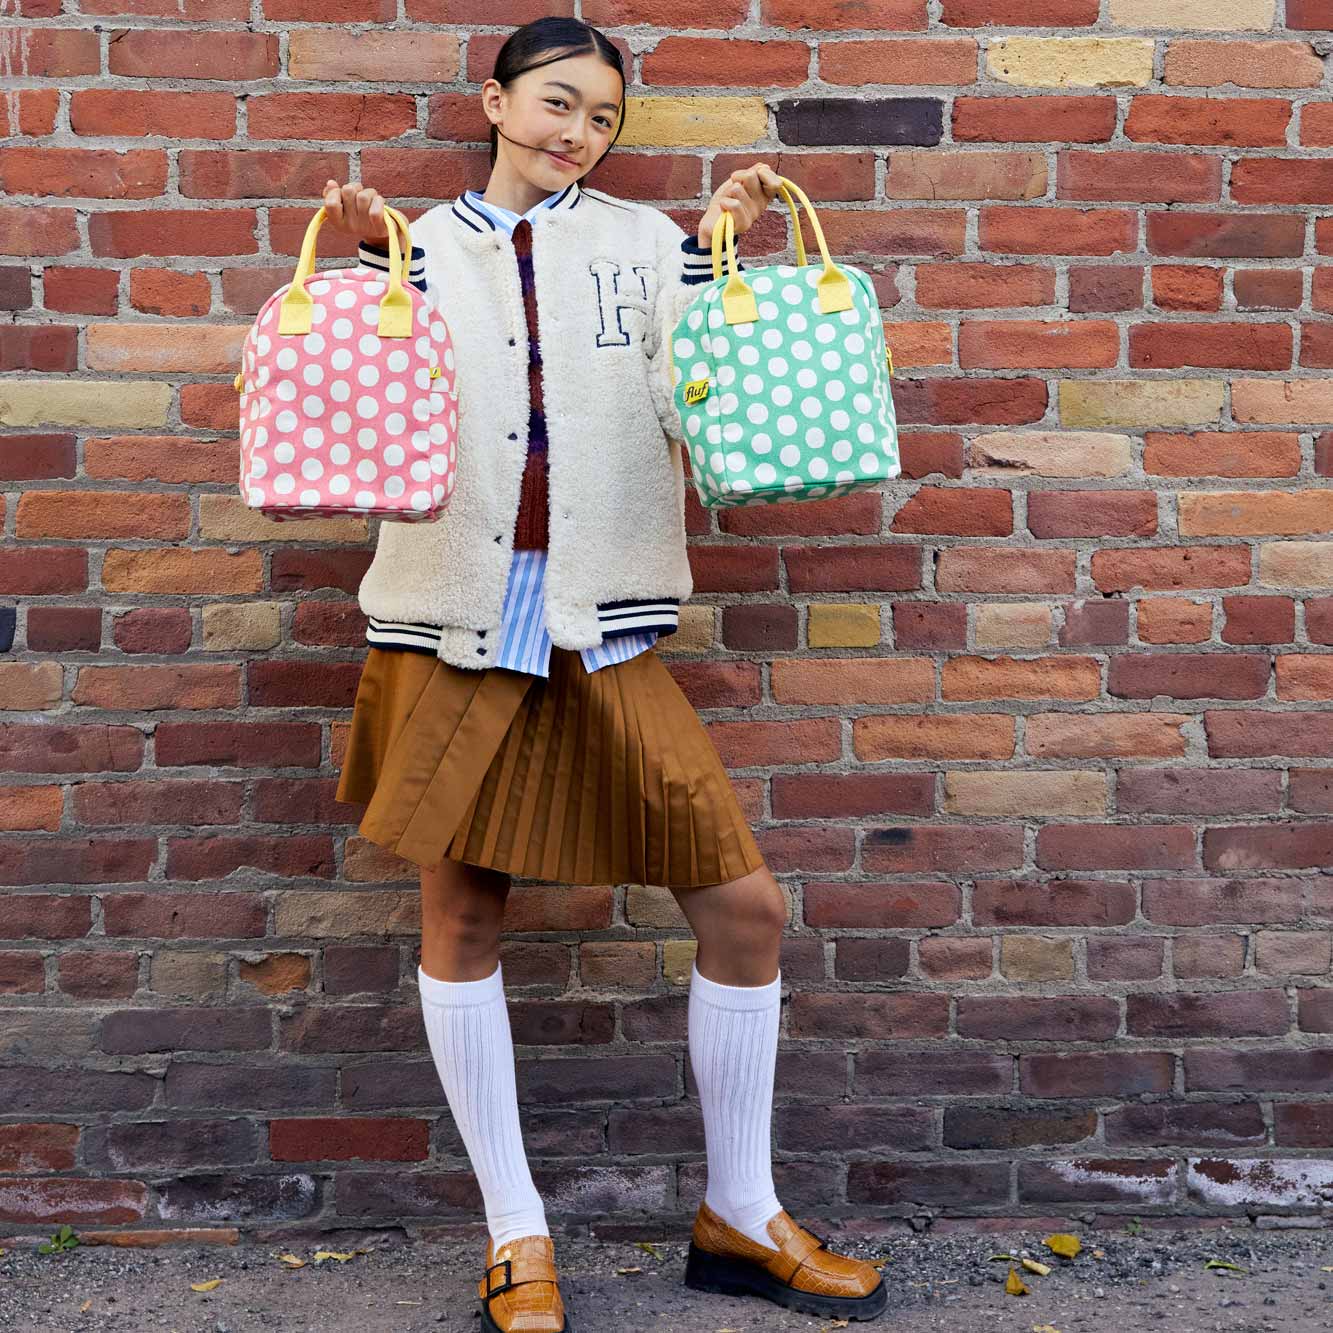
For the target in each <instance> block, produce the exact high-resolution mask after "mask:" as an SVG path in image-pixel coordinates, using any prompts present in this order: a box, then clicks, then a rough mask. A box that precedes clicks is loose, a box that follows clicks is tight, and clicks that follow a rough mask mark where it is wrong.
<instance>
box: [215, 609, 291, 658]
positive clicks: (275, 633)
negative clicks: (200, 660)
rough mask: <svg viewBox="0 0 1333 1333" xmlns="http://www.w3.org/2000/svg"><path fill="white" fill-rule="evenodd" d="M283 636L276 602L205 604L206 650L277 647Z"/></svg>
mask: <svg viewBox="0 0 1333 1333" xmlns="http://www.w3.org/2000/svg"><path fill="white" fill-rule="evenodd" d="M281 639H282V626H281V624H280V620H279V612H278V604H277V602H214V603H213V604H212V605H211V606H206V607H204V648H205V650H206V651H208V652H212V653H222V652H235V651H238V650H242V649H259V648H276V647H277V646H278V644H279V643H280V642H281Z"/></svg>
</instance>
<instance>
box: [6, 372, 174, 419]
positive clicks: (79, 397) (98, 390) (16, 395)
mask: <svg viewBox="0 0 1333 1333" xmlns="http://www.w3.org/2000/svg"><path fill="white" fill-rule="evenodd" d="M170 406H171V385H169V384H154V383H153V382H152V381H150V380H134V381H130V380H47V379H41V380H6V381H3V382H0V426H43V425H51V426H112V427H117V428H119V427H125V426H131V427H132V426H163V425H165V424H166V420H167V409H168V408H169V407H170Z"/></svg>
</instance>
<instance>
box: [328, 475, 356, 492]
mask: <svg viewBox="0 0 1333 1333" xmlns="http://www.w3.org/2000/svg"><path fill="white" fill-rule="evenodd" d="M351 484H352V483H351V482H350V481H349V480H348V479H347V478H346V477H344V476H343V474H342V473H341V472H335V473H334V474H333V476H331V477H330V478H329V494H330V495H346V494H347V489H348V487H349V486H351Z"/></svg>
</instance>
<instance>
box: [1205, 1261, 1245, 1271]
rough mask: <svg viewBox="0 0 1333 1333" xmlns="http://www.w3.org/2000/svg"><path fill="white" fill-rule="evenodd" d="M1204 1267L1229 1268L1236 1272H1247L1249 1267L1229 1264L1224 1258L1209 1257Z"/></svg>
mask: <svg viewBox="0 0 1333 1333" xmlns="http://www.w3.org/2000/svg"><path fill="white" fill-rule="evenodd" d="M1204 1267H1205V1268H1229V1269H1231V1270H1232V1271H1233V1272H1236V1273H1247V1272H1249V1269H1247V1268H1242V1267H1241V1266H1240V1265H1239V1264H1229V1263H1227V1261H1226V1260H1225V1259H1209V1260H1208V1262H1207V1263H1206V1264H1204Z"/></svg>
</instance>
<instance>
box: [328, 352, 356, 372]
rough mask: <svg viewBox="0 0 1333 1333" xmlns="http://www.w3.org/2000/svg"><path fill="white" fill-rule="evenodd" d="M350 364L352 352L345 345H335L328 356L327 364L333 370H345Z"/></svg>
mask: <svg viewBox="0 0 1333 1333" xmlns="http://www.w3.org/2000/svg"><path fill="white" fill-rule="evenodd" d="M351 364H352V353H351V351H350V350H349V349H348V348H346V347H335V348H334V350H333V355H332V356H331V357H329V365H331V366H332V367H333V368H334V370H346V369H347V367H348V366H350V365H351Z"/></svg>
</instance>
